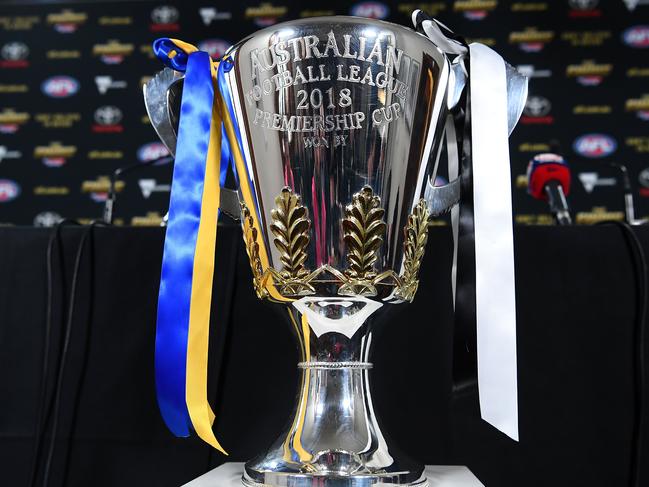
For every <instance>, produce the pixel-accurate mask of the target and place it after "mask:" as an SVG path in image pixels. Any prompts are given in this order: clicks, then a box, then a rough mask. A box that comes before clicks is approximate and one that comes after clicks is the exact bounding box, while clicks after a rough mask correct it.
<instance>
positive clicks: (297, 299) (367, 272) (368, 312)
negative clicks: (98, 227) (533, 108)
mask: <svg viewBox="0 0 649 487" xmlns="http://www.w3.org/2000/svg"><path fill="white" fill-rule="evenodd" d="M434 27H435V29H436V32H438V34H439V36H440V37H439V38H440V39H443V41H441V42H433V40H431V36H430V35H425V34H424V33H422V32H416V31H414V30H412V29H409V28H406V27H403V26H400V25H395V24H391V23H387V22H381V21H376V20H370V19H365V18H355V17H320V18H309V19H304V20H297V21H291V22H286V23H282V24H278V25H274V26H272V27H270V28H267V29H264V30H261V31H259V32H256V33H255V34H253V35H251V36H250V37H248V38H246V39H244V40H243V41H241V42H240V43H238V44H236V45H235V46H234V47H233V48H232V49H231V50H230V51H229V52H228V53H227V54H226V55H225V56H224V59H223V60H222V62H221V64H222V66H221V68H220V72H219V74H220V75H222V76H224V78H223V80H224V83H223V84H222V89H221V92H222V96H223V97H224V98H225V99H227V100H228V102H229V103H230V105H231V107H230V113H231V115H232V120H233V122H234V125H235V126H236V128H237V132H238V137H239V144H240V147H241V151H242V156H243V160H244V162H245V171H244V173H242V171H241V170H240V171H239V174H238V178H239V181H245V182H246V184H247V185H248V187H249V188H250V191H249V193H248V194H246V193H245V192H243V191H239V195H238V196H239V198H238V201H237V202H236V204H237V207H236V208H233V206H234V204H233V200H232V195H231V194H230V193H228V192H227V191H225V192H224V196H223V198H222V205H223V206H224V207H225V208H226V210H228V212H229V213H240V219H241V222H242V227H243V236H244V241H245V244H246V248H247V251H248V256H249V259H250V265H251V268H252V276H253V283H254V288H255V290H256V292H257V295H258V296H259V297H260V298H262V299H269V300H271V301H273V302H276V303H279V304H280V305H282V306H284V308H285V309H286V313H287V318H288V322H289V324H290V325H291V326H292V327H293V329H294V330H295V334H296V336H297V339H298V344H299V348H300V352H301V357H302V358H301V361H300V363H299V364H298V367H299V369H300V370H301V379H300V390H299V394H298V398H297V402H296V406H295V412H294V418H293V420H292V422H291V424H290V426H289V428H288V429H287V430H286V431H285V432H284V433H282V435H281V436H280V437H279V438H278V439H277V440H276V441H275V443H274V444H273V445H272V446H271V447H270V448H269V449H267V450H266V451H264V452H263V453H261V454H260V455H259V456H257V457H256V458H254V459H252V460H250V461H249V462H247V463H246V465H245V470H244V473H243V478H242V481H243V483H244V484H245V485H248V486H272V487H289V486H290V487H316V486H317V487H369V486H379V485H384V486H397V485H399V486H401V485H408V486H426V485H428V481H427V479H426V477H425V475H424V473H423V472H424V467H423V465H421V464H418V463H416V462H413V461H411V460H410V459H408V458H404V457H402V456H400V455H398V454H397V453H396V452H395V451H393V450H392V449H391V448H390V445H389V444H388V443H387V442H386V440H385V438H384V436H383V434H382V432H381V428H380V426H379V424H378V422H377V419H376V414H375V412H374V407H373V404H372V395H371V391H370V384H369V376H370V370H371V369H372V362H371V348H372V342H373V334H374V331H373V329H374V325H375V323H377V322H379V321H380V318H381V315H382V314H383V313H384V311H385V310H386V307H387V306H388V305H393V304H399V303H404V302H409V301H412V300H413V299H414V297H415V294H416V292H417V287H418V282H419V281H418V279H419V277H418V274H419V269H420V267H421V263H422V259H423V257H424V252H425V248H426V242H427V238H428V222H429V219H430V218H431V217H434V216H438V215H441V214H443V213H445V212H448V211H449V210H451V208H453V207H454V205H455V204H456V203H457V202H458V201H459V197H460V183H459V179H455V180H453V181H451V182H450V183H448V184H446V185H442V186H438V185H435V181H436V176H437V173H438V169H439V166H440V163H441V162H442V161H446V160H450V159H452V158H454V159H455V164H456V165H457V164H458V159H459V155H458V154H460V153H461V152H462V137H461V134H462V132H463V129H464V114H465V106H464V105H463V103H462V101H463V100H465V88H466V83H467V63H466V62H465V61H466V59H467V49H466V48H465V47H464V46H463V45H462V44H461V42H459V41H457V40H454V39H453V38H452V37H450V36H447V35H446V33H445V32H446V31H445V30H444V29H443V26H442V27H439V26H438V25H437V24H435V26H434ZM165 76H166V77H165ZM165 76H162V77H159V78H158V79H154V80H153V81H152V82H151V84H150V85H149V94H148V97H149V98H150V100H149V101H148V102H147V105H151V106H153V108H155V110H154V109H153V108H150V112H152V114H153V116H152V117H151V118H152V120H153V122H154V126H156V129H157V130H158V132H159V133H160V135H161V138H162V139H163V140H164V141H165V142H166V143H167V145H169V146H171V147H170V148H172V147H173V146H174V145H175V140H174V137H175V131H174V120H175V119H176V118H177V116H175V115H174V114H173V112H174V109H173V99H175V98H178V96H177V95H178V91H179V88H178V82H179V78H178V77H177V76H173V75H171V74H169V73H168V74H167V75H165ZM508 83H509V86H510V87H511V88H510V89H511V90H515V89H516V86H519V88H518V91H517V92H516V93H518V94H517V95H516V94H515V95H513V96H511V97H510V110H509V112H510V117H509V118H510V120H509V123H510V126H513V124H515V122H516V120H517V118H518V115H519V114H520V110H521V109H522V106H523V104H524V98H525V95H524V93H523V92H524V89H522V88H520V86H523V85H524V82H523V81H522V78H521V77H520V75H518V74H517V73H516V72H515V71H514V70H508ZM170 86H171V88H170ZM160 93H163V94H164V96H162V95H160ZM156 96H157V97H158V98H157V99H158V100H159V99H160V98H161V97H162V98H163V99H164V100H165V103H166V104H165V105H164V106H165V107H167V108H162V109H161V108H160V107H159V106H158V105H159V103H157V102H156ZM167 112H172V114H171V116H167ZM156 121H157V122H156ZM228 198H229V199H228ZM261 325H262V324H260V326H261ZM263 326H267V324H265V323H264V324H263ZM413 326H414V325H413Z"/></svg>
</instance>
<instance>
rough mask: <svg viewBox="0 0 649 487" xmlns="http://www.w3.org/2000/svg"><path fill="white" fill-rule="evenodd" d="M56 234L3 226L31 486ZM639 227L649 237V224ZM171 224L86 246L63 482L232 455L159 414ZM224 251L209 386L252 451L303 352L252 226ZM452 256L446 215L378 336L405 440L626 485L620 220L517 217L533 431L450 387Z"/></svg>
mask: <svg viewBox="0 0 649 487" xmlns="http://www.w3.org/2000/svg"><path fill="white" fill-rule="evenodd" d="M83 232H84V230H82V229H81V228H64V229H63V231H62V245H61V246H56V247H55V248H54V252H53V255H54V257H57V256H58V254H59V249H60V250H62V253H63V257H64V258H63V262H64V265H63V271H62V270H61V269H60V268H58V266H55V269H54V272H53V276H52V282H53V284H54V286H53V288H52V289H53V294H52V297H53V299H52V303H53V304H52V310H51V315H52V316H54V317H55V318H54V319H53V320H52V335H51V336H52V343H51V352H50V354H49V366H47V367H46V370H47V375H48V391H49V392H51V391H52V390H53V388H54V382H55V380H54V379H55V377H53V375H55V374H54V372H55V370H56V367H54V364H55V363H56V362H57V360H58V357H59V356H60V352H61V349H62V343H63V341H64V340H63V339H64V337H63V336H62V334H63V330H64V327H65V321H66V320H65V319H64V318H65V317H63V316H62V310H63V308H64V306H63V301H64V299H63V298H64V296H65V301H66V302H67V301H68V300H69V295H70V288H71V282H70V281H71V276H72V270H73V265H74V257H75V252H76V250H77V247H78V245H79V241H80V238H81V236H82V234H83ZM50 233H51V230H48V229H34V228H19V227H5V228H0V398H1V399H0V472H2V474H1V475H2V476H3V480H2V485H10V486H23V485H27V481H28V477H29V472H30V468H31V464H30V462H31V459H32V454H33V443H34V428H35V422H36V417H37V411H38V404H39V397H40V396H39V391H40V383H41V380H42V376H43V373H42V367H43V365H42V361H43V356H44V349H43V344H44V336H45V327H46V323H47V320H46V314H47V289H48V276H47V268H46V253H47V252H46V251H47V245H48V240H49V237H50ZM637 235H638V237H639V238H640V239H641V240H642V242H643V244H644V246H645V248H649V229H645V228H641V229H638V230H637ZM162 239H163V231H162V230H161V229H159V228H141V229H138V228H96V229H94V230H93V234H92V240H91V241H90V245H89V246H88V247H87V248H86V251H85V252H84V253H83V255H82V256H81V260H80V271H79V273H78V282H77V297H76V302H75V306H74V316H73V320H72V324H73V326H72V333H71V335H70V341H69V349H68V354H67V360H66V366H65V369H64V373H63V378H62V380H61V395H60V401H59V403H60V406H59V414H58V426H57V437H56V441H55V442H54V448H53V450H52V451H53V454H52V459H51V475H50V484H49V485H50V486H59V485H66V486H72V487H75V486H84V487H85V486H88V485H92V486H93V487H102V486H120V487H125V486H140V485H155V486H178V485H181V484H182V483H184V482H187V481H189V480H191V479H193V478H194V477H197V476H199V475H200V474H202V473H204V472H205V471H207V470H208V469H209V468H212V467H214V466H217V465H218V464H220V463H222V462H223V461H224V460H225V458H224V457H222V456H220V455H219V454H218V453H215V452H212V451H211V449H210V448H209V447H207V446H206V445H204V444H202V443H201V442H200V441H198V440H196V439H188V440H187V439H177V438H174V437H173V436H172V435H171V434H170V433H169V432H168V431H167V430H166V428H165V426H164V424H163V423H162V420H161V418H160V416H159V414H158V410H157V406H156V402H155V390H154V373H153V347H154V334H155V309H156V301H157V289H158V283H159V269H160V261H161V253H162ZM217 258H218V259H219V268H218V269H219V272H218V275H217V276H216V286H215V289H216V290H215V294H214V302H213V309H215V310H216V314H218V315H219V316H218V317H219V319H217V320H213V337H214V346H213V347H212V348H211V351H210V353H211V362H210V368H211V370H210V378H211V386H212V387H213V390H212V391H211V392H210V396H211V397H212V398H213V402H214V404H215V405H216V414H217V420H216V431H217V437H219V439H220V440H222V443H223V444H224V445H225V447H226V449H228V450H229V452H230V454H231V456H230V457H229V458H228V460H233V461H237V460H245V459H247V458H249V457H251V456H253V455H254V454H255V453H257V452H259V451H260V450H261V449H262V448H263V447H264V446H266V444H268V443H269V442H270V441H272V440H273V439H274V438H275V436H276V435H278V434H279V432H280V430H281V429H282V427H283V426H284V425H285V423H286V421H287V420H288V418H289V414H290V412H291V410H292V407H293V401H294V396H295V391H296V390H297V369H296V367H295V363H296V361H297V358H298V357H297V347H296V346H295V343H294V339H293V337H292V336H291V332H290V328H289V326H288V325H287V324H286V323H284V322H283V318H282V317H281V315H280V314H279V312H277V310H276V311H273V310H274V309H275V307H274V306H272V305H268V304H264V303H262V302H260V301H258V300H257V298H256V297H255V296H254V294H253V290H252V286H251V274H250V270H249V265H248V259H247V256H246V255H245V251H244V249H243V245H242V244H241V239H240V230H239V229H238V228H237V227H235V226H224V227H222V228H221V230H220V233H219V242H218V248H217ZM57 260H58V258H55V259H54V261H55V262H56V261H57ZM450 263H451V244H450V233H449V230H448V228H433V229H431V234H430V238H429V245H428V249H427V254H426V258H425V261H424V268H423V271H422V272H423V277H422V285H421V287H420V290H419V293H418V295H417V299H416V300H415V302H414V303H413V304H412V305H410V306H403V307H402V308H401V309H400V310H399V312H398V313H395V315H394V318H393V321H394V322H393V323H390V324H389V326H384V327H382V330H381V334H380V336H378V337H377V340H376V347H375V354H374V355H375V356H374V358H373V361H374V363H375V368H374V371H373V379H374V382H373V384H374V393H375V396H376V397H375V405H376V408H377V410H378V413H379V415H380V418H381V419H382V423H383V424H384V429H385V430H386V431H387V432H388V433H389V436H390V437H391V439H392V440H393V441H394V442H395V443H396V444H397V445H399V446H400V447H401V448H402V449H403V450H405V451H407V452H408V453H409V454H410V455H411V456H413V457H415V458H417V459H419V460H421V461H422V462H425V463H429V464H467V465H468V466H469V467H470V468H471V469H472V470H473V471H474V472H475V473H476V474H477V475H478V477H480V479H481V480H482V481H483V482H484V483H485V484H486V485H487V486H488V487H500V486H505V487H509V486H512V487H513V486H517V487H518V486H525V487H536V486H538V487H546V486H549V485H556V486H563V485H565V486H589V487H596V486H602V487H611V486H615V487H618V486H625V485H627V483H628V475H629V462H630V451H631V444H632V431H633V416H634V413H635V409H634V393H635V390H634V367H633V360H634V349H635V346H634V343H635V341H634V320H635V303H636V284H635V282H636V281H635V278H634V267H633V262H632V260H631V257H630V254H629V252H628V249H627V246H626V244H625V240H624V238H623V234H622V232H621V230H620V229H619V228H617V227H615V226H598V227H566V228H553V227H538V228H536V227H521V228H517V229H516V266H517V295H518V326H519V338H518V342H519V389H520V435H521V441H520V443H518V444H517V443H515V442H513V441H511V440H509V439H507V438H506V437H505V436H504V435H502V434H501V433H499V432H498V431H496V430H495V429H493V428H492V427H490V426H489V425H487V424H486V423H484V422H482V421H481V420H480V419H479V414H478V406H477V400H476V395H475V389H474V388H472V387H468V388H465V389H462V390H456V391H454V390H453V382H452V370H451V369H452V365H451V364H452V357H451V354H452V349H453V347H452V339H453V332H452V306H451V291H450V285H449V278H448V276H449V273H450ZM65 307H67V305H66V306H65ZM396 398H400V399H399V400H396ZM403 398H407V399H403ZM51 419H52V420H53V416H52V418H51ZM51 423H52V421H50V426H51ZM49 436H50V433H48V434H47V435H46V437H45V440H46V441H45V448H44V450H45V451H46V450H47V447H48V442H49ZM41 456H42V457H43V456H45V457H46V455H44V454H42V455H41ZM645 459H647V460H646V462H645V463H646V465H644V467H645V476H646V471H647V470H649V454H645ZM41 461H44V459H43V458H42V459H41ZM645 478H647V477H645ZM645 482H649V480H646V481H645Z"/></svg>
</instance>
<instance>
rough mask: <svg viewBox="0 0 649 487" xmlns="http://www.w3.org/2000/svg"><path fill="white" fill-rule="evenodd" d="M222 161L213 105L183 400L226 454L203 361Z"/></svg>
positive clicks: (200, 429)
mask: <svg viewBox="0 0 649 487" xmlns="http://www.w3.org/2000/svg"><path fill="white" fill-rule="evenodd" d="M222 164H223V161H222V153H221V117H220V114H219V109H218V108H217V107H216V104H215V105H214V108H213V111H212V125H211V128H210V136H209V145H208V150H207V159H206V167H205V183H204V186H203V198H202V205H201V215H200V225H199V229H198V237H197V241H196V252H195V254H194V278H193V281H192V299H191V309H190V317H189V337H188V341H187V391H186V400H187V409H188V410H189V414H190V417H191V420H192V424H193V426H194V430H195V431H196V433H197V434H198V436H199V437H200V438H201V439H202V440H203V441H205V442H206V443H208V444H210V445H212V446H213V447H214V448H216V449H217V450H219V451H221V452H222V453H224V454H226V455H227V453H226V451H225V450H224V449H223V447H222V446H221V444H220V443H219V441H218V440H217V439H216V437H215V436H214V432H213V431H212V425H213V423H214V418H215V415H214V412H213V411H212V408H211V407H210V405H209V401H208V399H207V370H208V369H207V361H208V351H209V331H210V313H211V302H212V283H213V280H214V268H215V262H214V250H215V248H216V234H217V228H218V225H217V224H218V216H219V201H220V179H221V178H220V174H221V165H222ZM226 167H227V165H226Z"/></svg>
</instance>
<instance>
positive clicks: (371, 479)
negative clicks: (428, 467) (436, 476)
mask: <svg viewBox="0 0 649 487" xmlns="http://www.w3.org/2000/svg"><path fill="white" fill-rule="evenodd" d="M407 477H411V475H410V474H409V473H406V472H404V473H399V472H396V473H385V474H360V475H335V474H304V473H302V474H299V473H279V472H268V473H265V474H264V475H263V478H264V480H263V481H262V482H256V481H254V480H252V479H250V477H248V475H247V474H246V472H245V471H244V473H243V475H242V477H241V482H242V483H243V485H245V486H246V487H396V486H404V487H430V484H429V483H428V480H427V479H426V476H425V475H422V477H421V478H420V479H418V480H416V481H414V482H412V481H409V480H407Z"/></svg>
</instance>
